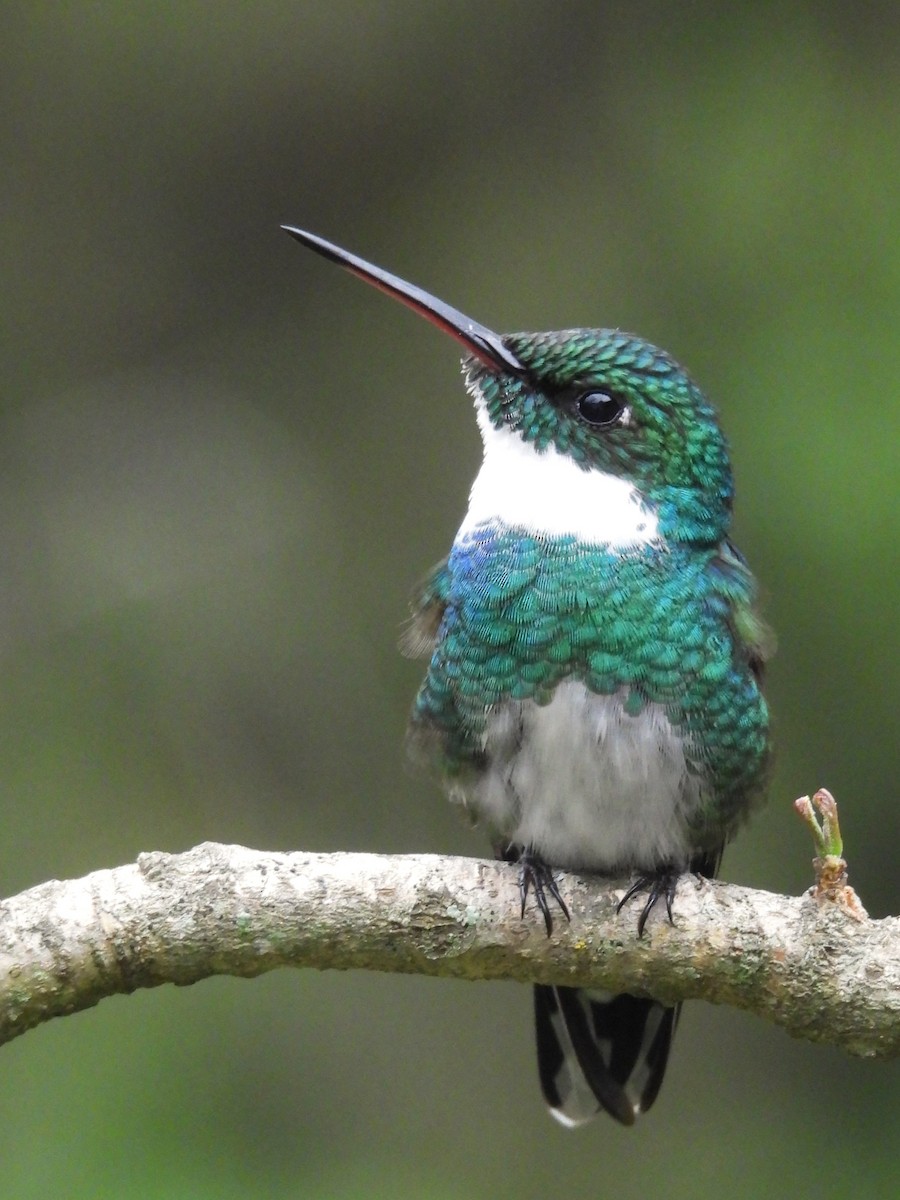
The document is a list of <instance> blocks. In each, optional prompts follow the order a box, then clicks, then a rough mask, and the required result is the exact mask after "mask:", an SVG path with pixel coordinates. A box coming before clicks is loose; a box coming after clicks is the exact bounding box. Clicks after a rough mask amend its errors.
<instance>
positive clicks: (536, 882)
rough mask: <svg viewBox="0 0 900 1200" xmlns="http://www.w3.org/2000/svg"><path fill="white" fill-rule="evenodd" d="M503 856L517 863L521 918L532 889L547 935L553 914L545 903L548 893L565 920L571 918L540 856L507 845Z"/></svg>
mask: <svg viewBox="0 0 900 1200" xmlns="http://www.w3.org/2000/svg"><path fill="white" fill-rule="evenodd" d="M503 857H504V858H508V859H511V860H512V861H518V864H519V897H520V899H521V901H522V909H521V913H520V916H521V917H522V918H523V919H524V917H525V906H526V904H527V902H528V893H529V891H533V892H534V899H535V902H536V903H537V906H538V908H539V909H540V913H541V916H542V917H543V918H544V926H545V928H546V930H547V937H549V936H550V934H551V933H552V932H553V914H552V913H551V911H550V905H549V904H548V903H547V896H548V895H549V896H550V897H551V899H553V900H555V901H556V903H557V904H558V905H559V907H560V910H561V911H562V914H563V916H564V917H565V918H566V920H567V921H571V919H572V918H571V916H570V915H569V909H568V907H567V906H566V902H565V900H563V898H562V896H561V894H560V891H559V887H558V885H557V883H556V880H555V879H554V878H553V872H552V870H551V869H550V867H549V866H548V865H547V864H546V863H545V862H544V860H543V859H542V858H540V857H539V856H538V855H536V854H534V853H532V852H531V851H530V850H519V849H518V848H517V847H514V846H510V847H508V848H507V850H506V853H505V854H504V856H503Z"/></svg>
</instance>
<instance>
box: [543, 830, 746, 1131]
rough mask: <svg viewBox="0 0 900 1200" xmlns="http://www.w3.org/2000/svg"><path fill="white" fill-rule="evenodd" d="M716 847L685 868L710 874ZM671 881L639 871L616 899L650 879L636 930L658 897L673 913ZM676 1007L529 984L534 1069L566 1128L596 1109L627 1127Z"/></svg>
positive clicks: (662, 1061) (718, 856)
mask: <svg viewBox="0 0 900 1200" xmlns="http://www.w3.org/2000/svg"><path fill="white" fill-rule="evenodd" d="M723 850H724V846H719V847H718V848H717V849H715V850H713V851H711V852H707V853H701V854H697V855H695V856H694V858H693V859H692V860H691V862H690V864H689V868H690V870H691V871H693V872H694V873H695V874H697V875H703V876H706V877H707V878H708V879H712V878H715V876H716V875H717V874H718V872H719V866H720V864H721V861H722V851H723ZM677 881H678V877H677V875H675V874H673V873H672V871H671V870H666V869H662V870H660V872H659V874H658V876H657V877H656V878H655V879H654V878H653V877H652V876H642V877H639V878H638V880H637V881H636V882H635V884H634V885H633V886H632V887H631V888H630V889H629V890H628V891H627V892H626V894H625V897H624V899H623V901H622V904H624V903H625V901H627V900H628V899H630V897H631V896H632V895H633V894H635V893H636V892H638V891H640V890H643V888H644V887H645V886H646V885H649V891H650V896H649V899H648V901H647V904H646V905H645V907H644V909H643V911H642V913H641V916H640V919H639V921H638V932H639V934H643V930H644V922H645V921H646V919H647V916H648V914H649V912H650V911H651V909H652V908H653V907H654V906H655V904H656V903H657V901H658V900H660V899H665V902H666V908H667V910H668V915H669V919H670V920H671V919H672V900H673V899H674V895H675V888H676V885H677ZM620 907H621V905H620ZM680 1012H681V1005H680V1004H676V1005H669V1004H661V1003H660V1002H659V1001H658V1000H651V999H649V998H645V997H642V996H632V995H630V994H629V993H627V992H619V993H615V992H605V991H602V990H600V989H599V988H568V987H551V986H548V985H546V984H538V985H536V986H535V988H534V1021H535V1032H536V1034H537V1057H538V1074H539V1076H540V1081H541V1090H542V1091H543V1093H544V1099H545V1101H546V1102H547V1106H548V1108H549V1109H550V1112H551V1113H552V1114H553V1116H554V1117H556V1119H557V1120H558V1121H559V1122H560V1123H561V1124H562V1125H566V1126H568V1127H569V1128H574V1127H575V1126H577V1125H583V1124H584V1123H585V1122H586V1121H590V1120H592V1119H593V1118H594V1117H596V1116H597V1114H598V1113H601V1112H607V1113H609V1115H610V1116H611V1117H615V1119H616V1120H617V1121H621V1122H622V1124H623V1125H633V1124H634V1123H635V1121H636V1120H637V1118H638V1117H639V1116H640V1115H641V1113H645V1112H646V1111H647V1110H648V1109H649V1108H650V1106H651V1105H652V1104H653V1101H654V1100H655V1099H656V1097H657V1096H658V1095H659V1089H660V1087H661V1085H662V1081H663V1076H664V1075H665V1073H666V1064H667V1063H668V1061H669V1050H670V1048H671V1045H672V1038H673V1037H674V1035H675V1027H676V1025H677V1024H678V1017H679V1014H680Z"/></svg>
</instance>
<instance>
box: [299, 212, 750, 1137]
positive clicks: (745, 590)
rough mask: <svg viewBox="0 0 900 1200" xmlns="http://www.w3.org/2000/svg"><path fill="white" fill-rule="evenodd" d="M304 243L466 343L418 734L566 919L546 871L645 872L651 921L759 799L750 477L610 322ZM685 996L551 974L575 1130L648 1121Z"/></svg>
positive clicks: (559, 1086)
mask: <svg viewBox="0 0 900 1200" xmlns="http://www.w3.org/2000/svg"><path fill="white" fill-rule="evenodd" d="M284 228H285V229H286V230H287V232H288V233H289V234H290V235H291V236H292V237H294V238H296V240H297V241H299V242H300V243H302V244H303V245H305V246H308V247H309V248H310V249H312V250H314V251H315V252H316V253H318V254H321V255H322V256H323V257H325V258H327V259H329V260H331V261H332V262H337V263H339V264H340V265H341V266H342V267H344V268H345V269H346V270H348V271H350V272H351V273H352V274H353V275H355V276H356V277H357V278H359V279H363V280H365V281H366V282H368V283H371V284H373V285H374V286H375V287H377V288H378V289H379V290H380V291H382V292H385V293H386V294H387V295H389V296H393V297H394V298H395V299H397V300H399V301H400V302H401V303H403V304H405V305H407V306H408V307H409V308H411V309H413V311H415V312H417V313H419V314H420V315H422V316H424V317H426V318H427V319H428V320H429V321H431V322H432V323H433V324H435V325H436V326H438V327H439V328H440V329H442V330H444V331H445V332H446V333H448V334H449V335H450V336H451V337H453V338H455V339H456V341H458V342H459V343H460V344H462V345H463V346H464V347H465V348H466V351H467V353H468V355H469V357H468V358H467V359H465V360H464V363H463V370H464V373H465V376H466V383H467V387H468V389H469V391H470V392H471V394H472V395H473V397H474V400H475V408H476V413H477V417H478V425H479V428H480V430H481V435H482V440H483V443H484V461H483V463H482V467H481V471H480V472H479V474H478V477H477V479H476V480H475V483H474V485H473V488H472V493H471V496H470V499H469V511H468V513H467V514H466V518H465V520H464V521H463V524H462V526H461V528H460V531H459V533H458V535H457V538H456V541H455V543H454V546H453V549H452V551H451V553H450V555H449V556H448V558H447V559H446V560H445V561H444V562H442V563H440V564H439V565H438V566H437V567H436V568H435V570H434V571H433V572H432V573H431V575H430V576H429V577H428V579H427V580H426V581H425V583H424V584H423V585H422V587H421V588H420V589H419V592H418V593H417V596H416V598H415V600H414V604H413V621H412V623H411V625H410V628H409V629H408V630H407V632H406V634H405V636H404V639H403V643H402V645H403V648H404V650H405V651H406V652H407V653H411V654H430V655H431V661H430V664H429V667H428V673H427V675H426V677H425V681H424V683H423V684H422V687H421V689H420V691H419V694H418V697H417V699H416V703H415V707H414V710H413V715H412V720H411V726H410V744H411V745H412V746H413V747H415V748H416V751H417V753H418V754H419V755H423V756H424V757H426V758H428V759H429V760H430V761H431V762H433V763H434V764H435V765H436V766H437V767H438V769H439V770H440V772H441V774H442V776H443V778H444V781H445V783H446V786H447V788H448V791H449V793H450V795H451V797H453V798H454V799H456V800H459V801H461V802H462V803H463V804H464V805H465V806H466V807H467V808H468V809H469V811H470V812H471V813H472V814H473V815H474V816H475V817H476V818H478V819H481V820H482V821H483V822H484V823H485V824H486V825H487V826H488V828H489V830H490V832H491V835H492V840H493V842H494V846H495V851H496V852H497V853H498V854H499V855H500V856H501V857H503V858H512V857H518V858H519V861H520V864H521V872H522V874H521V880H522V894H523V915H524V903H525V898H526V897H527V895H528V889H529V887H530V888H531V889H532V890H533V893H534V896H535V899H536V900H537V902H538V907H539V909H540V911H541V915H542V917H543V919H544V922H545V925H546V928H547V932H548V934H549V933H551V931H552V917H551V912H550V907H549V902H548V897H549V898H550V899H551V900H553V902H554V903H555V904H557V905H559V907H560V909H561V911H562V912H563V913H565V914H566V915H568V912H567V909H566V907H565V900H564V898H563V896H562V895H561V893H560V891H559V888H558V886H557V885H556V883H555V881H554V879H553V876H552V874H551V870H552V868H553V867H554V866H567V867H582V868H585V869H588V870H596V871H608V872H621V871H626V870H629V871H636V872H637V873H638V876H639V878H638V881H637V882H636V884H635V885H634V887H632V888H631V889H629V892H628V893H627V894H626V898H627V897H628V896H630V895H631V893H632V892H633V891H634V890H635V887H640V886H642V885H643V884H644V883H647V884H648V885H649V889H650V898H649V900H648V902H647V905H646V906H645V908H644V911H643V913H642V915H641V917H640V919H639V922H638V929H639V931H643V927H644V921H645V919H646V915H647V912H648V911H649V909H650V908H652V906H653V905H654V904H655V902H656V900H657V899H658V898H659V897H660V896H665V898H666V906H667V908H668V910H669V914H670V915H671V902H672V897H673V895H674V889H675V882H674V881H675V877H676V874H677V872H680V871H683V870H685V869H687V868H688V867H690V868H692V869H694V870H699V871H701V872H706V873H708V874H713V873H714V872H715V869H716V866H717V863H718V861H719V858H720V856H721V850H722V846H723V845H724V843H725V841H726V839H727V838H728V837H730V836H731V834H732V833H733V832H734V830H735V829H736V827H737V826H738V824H739V823H740V821H741V820H742V818H743V817H744V816H745V815H746V813H747V812H748V811H749V809H750V807H751V805H752V804H753V802H754V801H755V800H756V799H757V798H758V796H759V794H760V792H761V788H762V782H763V778H764V774H765V768H766V761H767V757H768V711H767V709H766V704H765V701H764V700H763V698H762V694H761V692H760V679H761V672H762V665H763V662H764V660H765V658H766V656H767V654H768V652H769V650H770V639H769V636H768V633H767V631H766V629H765V626H764V625H763V623H762V621H761V620H760V618H759V617H758V615H757V613H756V610H755V587H754V583H753V578H752V576H751V575H750V572H749V571H748V569H747V567H746V564H745V563H744V561H743V559H742V558H741V556H740V555H739V554H738V553H737V551H736V550H735V549H734V547H733V546H732V545H731V544H730V542H729V541H728V540H727V539H728V529H729V525H730V522H731V504H732V497H733V486H732V478H731V466H730V463H729V460H728V450H727V447H726V444H725V439H724V438H723V436H722V433H721V430H720V429H719V425H718V421H717V419H716V415H715V412H714V411H713V408H712V406H711V405H710V404H709V402H708V401H707V400H706V398H705V396H704V395H703V393H702V392H701V391H700V389H699V388H698V387H697V386H696V384H695V383H694V382H693V381H692V380H691V379H690V377H689V376H688V375H687V374H686V372H685V371H684V370H682V368H681V367H680V366H679V365H678V364H677V363H676V362H675V361H674V359H672V358H671V357H670V356H669V355H668V354H666V353H665V352H664V351H662V350H659V349H657V348H656V347H655V346H651V345H650V344H649V343H647V342H645V341H643V340H642V339H641V338H637V337H634V336H633V335H631V334H627V333H621V332H620V331H619V330H609V329H569V330H561V331H557V332H551V333H516V334H508V335H506V336H504V337H501V336H500V335H498V334H496V333H494V332H493V331H492V330H490V329H488V328H487V327H486V326H484V325H481V324H480V323H479V322H477V321H473V320H472V319H471V318H469V317H467V316H465V315H464V314H463V313H461V312H459V311H458V310H457V309H454V308H451V307H450V305H448V304H446V303H445V302H444V301H442V300H438V299H437V298H436V297H435V296H431V295H429V294H428V293H427V292H425V291H423V290H422V289H421V288H419V287H416V286H415V285H413V284H410V283H407V282H405V281H404V280H402V279H399V278H398V277H397V276H396V275H391V274H390V273H389V272H387V271H385V270H383V269H382V268H380V267H376V266H374V265H373V264H372V263H368V262H366V261H365V260H364V259H361V258H359V257H357V256H356V255H354V254H351V253H350V252H349V251H347V250H343V249H342V248H341V247H339V246H335V245H334V244H333V243H331V242H328V241H326V240H325V239H324V238H321V237H319V236H318V235H316V234H311V233H308V232H306V231H305V230H302V229H296V228H294V227H290V226H285V227H284ZM677 1015H678V1013H677V1009H673V1008H670V1007H667V1006H665V1005H661V1004H658V1003H656V1002H655V1001H653V1000H645V999H640V998H638V997H634V996H627V995H623V996H609V995H606V994H605V993H598V992H592V991H578V990H572V989H570V988H563V987H560V988H546V987H541V988H537V989H536V990H535V1020H536V1026H537V1041H538V1067H539V1074H540V1080H541V1086H542V1089H543V1092H544V1097H545V1099H546V1101H547V1103H548V1105H549V1106H550V1109H551V1111H552V1112H553V1113H554V1115H555V1116H557V1117H558V1118H559V1119H560V1120H561V1121H562V1122H563V1123H564V1124H567V1125H574V1124H580V1123H581V1122H582V1121H584V1120H587V1119H589V1118H590V1117H592V1116H593V1115H594V1114H595V1113H596V1112H598V1111H599V1110H601V1109H605V1110H606V1111H607V1112H609V1113H610V1114H611V1115H612V1116H613V1117H615V1118H616V1119H617V1120H619V1121H622V1122H624V1123H625V1124H631V1123H632V1122H633V1121H634V1119H635V1117H636V1116H637V1114H638V1113H640V1112H643V1111H646V1109H648V1108H649V1107H650V1105H651V1104H652V1103H653V1101H654V1099H655V1098H656V1094H657V1092H658V1091H659V1086H660V1083H661V1082H662V1077H663V1073H664V1071H665V1067H666V1061H667V1059H668V1054H669V1045H670V1043H671V1039H672V1033H673V1031H674V1028H675V1023H676V1019H677Z"/></svg>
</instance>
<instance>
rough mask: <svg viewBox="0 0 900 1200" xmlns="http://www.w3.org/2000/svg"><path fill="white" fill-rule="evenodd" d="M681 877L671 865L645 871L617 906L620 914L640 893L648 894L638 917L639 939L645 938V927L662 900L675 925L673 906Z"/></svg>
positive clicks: (671, 921)
mask: <svg viewBox="0 0 900 1200" xmlns="http://www.w3.org/2000/svg"><path fill="white" fill-rule="evenodd" d="M680 877H681V872H680V871H679V870H678V869H677V868H676V867H673V866H671V865H670V866H665V867H659V868H658V869H657V870H656V871H643V872H642V873H641V874H640V875H638V877H637V879H635V881H634V883H633V884H632V885H631V887H630V888H629V889H628V891H627V892H626V893H625V895H624V896H623V897H622V899H621V900H620V901H619V903H618V904H617V905H616V912H617V913H620V912H621V911H622V909H623V908H624V907H625V905H626V904H627V903H628V901H629V900H630V899H631V898H632V897H633V896H636V895H637V894H638V893H639V892H647V893H648V895H647V901H646V903H645V904H644V907H643V908H642V909H641V915H640V916H639V917H638V926H637V929H638V937H643V936H644V926H645V925H646V924H647V918H648V917H649V916H650V914H651V913H652V912H653V909H654V908H655V907H656V905H657V904H658V903H659V901H660V900H665V902H666V914H667V915H668V918H669V924H670V925H673V924H674V923H675V922H674V919H673V917H672V904H673V902H674V900H675V892H676V890H677V888H678V880H679V878H680Z"/></svg>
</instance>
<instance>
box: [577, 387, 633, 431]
mask: <svg viewBox="0 0 900 1200" xmlns="http://www.w3.org/2000/svg"><path fill="white" fill-rule="evenodd" d="M575 408H576V409H577V410H578V415H579V416H580V417H582V418H583V419H584V420H585V421H587V423H588V425H593V426H594V427H595V428H597V429H602V428H605V427H608V426H610V425H617V424H618V423H619V422H620V421H621V420H622V419H623V417H624V416H625V413H626V412H627V408H628V406H627V405H626V404H625V401H624V400H620V399H619V397H618V396H611V395H610V394H609V392H582V393H581V395H580V396H579V397H578V399H577V400H576V401H575Z"/></svg>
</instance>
